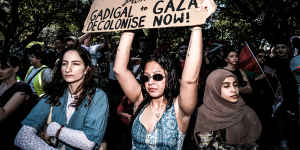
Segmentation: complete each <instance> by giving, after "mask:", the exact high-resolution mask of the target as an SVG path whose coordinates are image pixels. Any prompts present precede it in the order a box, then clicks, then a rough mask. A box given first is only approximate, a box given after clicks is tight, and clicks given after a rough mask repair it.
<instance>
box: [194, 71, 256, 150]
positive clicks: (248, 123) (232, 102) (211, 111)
mask: <svg viewBox="0 0 300 150" xmlns="http://www.w3.org/2000/svg"><path fill="white" fill-rule="evenodd" d="M260 133H261V123H260V121H259V119H258V117H257V115H256V113H255V112H254V111H253V110H252V109H251V108H250V107H248V106H247V105H246V104H245V103H244V101H243V99H242V98H241V97H240V96H239V90H238V81H237V78H236V76H235V75H233V74H232V73H231V72H229V71H227V70H224V69H217V70H215V71H213V72H212V73H211V74H210V75H209V76H208V78H207V81H206V87H205V93H204V98H203V105H201V106H200V107H199V109H198V116H197V120H196V125H195V130H194V135H195V137H196V138H195V140H196V144H197V145H198V147H199V149H201V150H207V149H209V150H229V149H230V150H241V149H242V150H254V149H256V148H257V147H258V145H257V144H256V140H257V139H258V138H259V136H260Z"/></svg>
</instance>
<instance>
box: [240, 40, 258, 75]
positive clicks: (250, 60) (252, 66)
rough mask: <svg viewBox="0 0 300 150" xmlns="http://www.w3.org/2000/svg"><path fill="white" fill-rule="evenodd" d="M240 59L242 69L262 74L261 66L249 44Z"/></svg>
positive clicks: (244, 48)
mask: <svg viewBox="0 0 300 150" xmlns="http://www.w3.org/2000/svg"><path fill="white" fill-rule="evenodd" d="M239 59H240V62H239V65H240V68H242V69H244V70H247V71H251V72H256V73H261V71H260V66H259V64H258V63H257V60H256V58H255V56H254V55H253V53H252V51H251V49H250V48H249V46H248V44H247V43H246V45H245V46H244V47H243V49H242V50H241V53H240V56H239Z"/></svg>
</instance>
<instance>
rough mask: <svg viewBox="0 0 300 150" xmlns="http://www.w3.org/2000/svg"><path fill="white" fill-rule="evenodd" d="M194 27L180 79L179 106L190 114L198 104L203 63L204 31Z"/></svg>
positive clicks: (184, 112)
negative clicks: (199, 79) (199, 80)
mask: <svg viewBox="0 0 300 150" xmlns="http://www.w3.org/2000/svg"><path fill="white" fill-rule="evenodd" d="M201 30H202V29H201V27H198V26H197V27H193V28H192V33H191V36H190V43H189V48H188V50H187V54H186V58H185V64H184V69H183V72H182V77H181V81H180V96H179V98H178V104H179V108H180V110H181V111H182V113H183V115H185V116H190V115H191V114H192V113H193V111H194V108H195V106H196V104H197V89H198V77H199V72H200V67H201V64H202V31H201Z"/></svg>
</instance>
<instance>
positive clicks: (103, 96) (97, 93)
mask: <svg viewBox="0 0 300 150" xmlns="http://www.w3.org/2000/svg"><path fill="white" fill-rule="evenodd" d="M95 98H96V99H107V94H106V93H105V92H104V91H103V90H102V89H99V88H96V91H95Z"/></svg>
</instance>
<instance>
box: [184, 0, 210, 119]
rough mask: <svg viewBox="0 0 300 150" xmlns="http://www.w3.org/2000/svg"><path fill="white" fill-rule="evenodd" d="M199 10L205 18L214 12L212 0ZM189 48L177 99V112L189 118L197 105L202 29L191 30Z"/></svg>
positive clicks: (204, 2) (203, 4)
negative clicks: (203, 13)
mask: <svg viewBox="0 0 300 150" xmlns="http://www.w3.org/2000/svg"><path fill="white" fill-rule="evenodd" d="M200 10H204V11H205V13H206V14H205V15H206V16H205V17H206V18H207V17H209V16H210V15H211V14H212V13H213V12H214V11H215V10H216V4H215V2H214V1H213V0H204V1H203V3H202V4H201V6H200ZM191 30H192V33H191V36H190V42H189V47H188V50H187V54H186V58H185V65H184V69H183V72H182V77H181V81H180V95H179V98H178V105H179V111H180V112H181V113H182V115H183V116H187V117H189V116H191V115H192V113H193V111H194V109H195V107H196V104H197V99H198V98H197V94H198V92H197V90H198V77H199V72H200V68H201V64H202V56H203V54H202V49H203V44H202V29H201V27H199V26H195V27H193V28H192V29H191Z"/></svg>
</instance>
